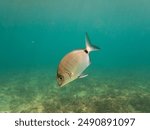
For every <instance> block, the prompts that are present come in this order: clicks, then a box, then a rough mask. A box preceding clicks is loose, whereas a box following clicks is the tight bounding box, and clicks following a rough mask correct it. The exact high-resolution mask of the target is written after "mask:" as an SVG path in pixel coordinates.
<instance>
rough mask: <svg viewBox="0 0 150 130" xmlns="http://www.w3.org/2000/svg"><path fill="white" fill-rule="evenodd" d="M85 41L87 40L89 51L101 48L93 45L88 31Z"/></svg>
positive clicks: (87, 49)
mask: <svg viewBox="0 0 150 130" xmlns="http://www.w3.org/2000/svg"><path fill="white" fill-rule="evenodd" d="M85 42H86V51H87V52H88V53H89V52H91V51H98V50H100V48H99V47H97V46H95V45H92V44H91V41H90V39H89V36H88V33H87V32H86V34H85Z"/></svg>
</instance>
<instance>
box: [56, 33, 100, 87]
mask: <svg viewBox="0 0 150 130" xmlns="http://www.w3.org/2000/svg"><path fill="white" fill-rule="evenodd" d="M85 38H86V48H85V49H79V50H74V51H72V52H70V53H68V54H67V55H66V56H65V57H64V58H63V59H62V60H61V62H60V64H59V66H58V70H57V82H58V85H59V86H60V87H63V86H64V85H66V84H68V83H69V82H71V81H73V80H75V79H77V78H84V77H86V76H87V75H83V71H84V70H85V69H86V68H87V67H88V66H89V65H90V57H89V53H90V52H91V51H96V50H99V49H100V48H98V47H96V46H94V45H91V43H90V39H89V37H88V34H87V33H86V37H85Z"/></svg>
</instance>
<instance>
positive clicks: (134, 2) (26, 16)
mask: <svg viewBox="0 0 150 130" xmlns="http://www.w3.org/2000/svg"><path fill="white" fill-rule="evenodd" d="M149 14H150V2H149V0H126V1H121V0H44V1H43V0H36V1H34V0H26V1H24V0H5V1H3V0H0V112H150V15H149ZM85 32H88V34H89V36H90V39H91V41H92V43H93V44H95V45H97V46H99V47H100V48H101V50H100V51H98V52H93V53H91V54H90V59H91V65H90V66H89V67H88V68H87V70H86V72H85V73H87V74H88V75H89V76H88V77H86V78H83V79H77V80H75V81H73V82H71V83H70V84H68V85H66V86H65V87H64V88H59V87H58V85H57V82H56V72H57V67H58V64H59V62H60V60H61V59H62V58H63V56H64V55H65V54H67V53H68V52H70V51H72V50H75V49H78V48H85Z"/></svg>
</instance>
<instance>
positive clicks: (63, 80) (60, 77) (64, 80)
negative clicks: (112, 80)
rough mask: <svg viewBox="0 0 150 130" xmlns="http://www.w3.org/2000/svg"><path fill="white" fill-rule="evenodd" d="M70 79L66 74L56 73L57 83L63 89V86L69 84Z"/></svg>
mask: <svg viewBox="0 0 150 130" xmlns="http://www.w3.org/2000/svg"><path fill="white" fill-rule="evenodd" d="M71 81H72V80H71V78H70V76H69V75H68V74H67V73H60V72H58V73H57V83H58V85H59V86H60V87H63V86H64V85H66V84H68V83H69V82H71Z"/></svg>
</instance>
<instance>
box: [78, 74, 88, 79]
mask: <svg viewBox="0 0 150 130" xmlns="http://www.w3.org/2000/svg"><path fill="white" fill-rule="evenodd" d="M87 76H88V74H81V75H80V76H79V79H82V78H85V77H87Z"/></svg>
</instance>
